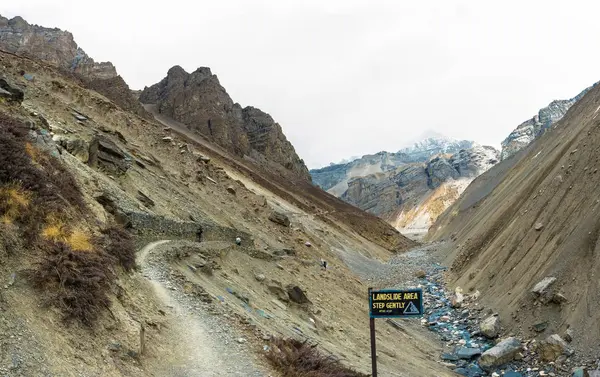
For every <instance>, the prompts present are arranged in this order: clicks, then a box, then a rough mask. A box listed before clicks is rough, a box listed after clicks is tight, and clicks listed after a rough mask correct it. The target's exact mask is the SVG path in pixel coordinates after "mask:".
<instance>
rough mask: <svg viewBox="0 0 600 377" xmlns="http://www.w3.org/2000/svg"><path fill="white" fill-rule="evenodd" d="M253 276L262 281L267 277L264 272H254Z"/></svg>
mask: <svg viewBox="0 0 600 377" xmlns="http://www.w3.org/2000/svg"><path fill="white" fill-rule="evenodd" d="M254 278H255V279H256V281H259V282H263V281H265V279H266V278H267V277H266V276H265V275H264V274H255V275H254Z"/></svg>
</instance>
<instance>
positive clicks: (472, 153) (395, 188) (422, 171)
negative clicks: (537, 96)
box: [341, 145, 499, 230]
mask: <svg viewBox="0 0 600 377" xmlns="http://www.w3.org/2000/svg"><path fill="white" fill-rule="evenodd" d="M498 158H499V152H498V151H496V150H495V149H494V148H492V147H487V146H479V145H475V146H474V147H473V148H470V149H467V150H460V151H459V152H457V153H455V154H453V155H437V156H434V157H432V158H430V159H429V161H427V162H424V163H420V162H417V163H408V164H405V165H403V166H399V167H397V168H395V169H393V170H388V171H386V172H383V173H377V174H371V175H367V176H364V177H358V178H354V179H352V180H350V181H349V182H348V189H347V190H346V191H345V192H344V193H343V194H342V195H341V198H342V199H343V200H345V201H347V202H349V203H351V204H353V205H355V206H357V207H359V208H361V209H363V210H366V211H368V212H370V213H373V214H375V215H377V216H379V217H382V218H383V219H385V220H387V221H388V222H390V223H391V224H392V225H394V226H396V227H397V228H403V229H412V230H426V229H427V228H428V227H429V226H430V225H431V223H432V222H433V221H435V219H436V218H437V216H439V215H440V214H441V213H442V212H443V211H444V210H445V209H446V208H447V207H448V206H450V205H451V204H452V203H453V202H454V201H455V200H456V199H457V198H458V197H459V195H460V194H461V193H462V191H463V190H464V189H465V188H466V187H467V185H468V184H469V183H470V182H471V181H472V180H473V179H474V178H475V177H477V176H478V175H479V174H481V173H483V172H484V171H486V170H487V169H489V168H490V167H491V166H493V165H494V164H495V163H496V162H497V161H498Z"/></svg>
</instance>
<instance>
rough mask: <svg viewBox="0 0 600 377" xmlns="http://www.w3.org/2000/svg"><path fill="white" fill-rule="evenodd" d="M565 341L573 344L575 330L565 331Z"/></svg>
mask: <svg viewBox="0 0 600 377" xmlns="http://www.w3.org/2000/svg"><path fill="white" fill-rule="evenodd" d="M563 339H564V340H566V341H567V342H569V343H571V342H572V341H573V330H572V329H567V331H565V336H563Z"/></svg>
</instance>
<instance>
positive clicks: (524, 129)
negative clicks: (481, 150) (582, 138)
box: [500, 84, 596, 160]
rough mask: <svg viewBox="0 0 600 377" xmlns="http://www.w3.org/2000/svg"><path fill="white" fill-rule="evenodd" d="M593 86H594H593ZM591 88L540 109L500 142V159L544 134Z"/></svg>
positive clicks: (505, 157)
mask: <svg viewBox="0 0 600 377" xmlns="http://www.w3.org/2000/svg"><path fill="white" fill-rule="evenodd" d="M595 85H596V84H594V85H593V86H595ZM593 86H590V87H588V88H585V89H584V90H583V91H582V92H581V93H579V94H578V95H576V96H575V97H573V98H571V99H567V100H556V101H552V102H550V104H549V105H548V106H546V107H544V108H543V109H540V111H538V113H537V114H536V115H534V117H533V118H531V119H528V120H526V121H525V122H523V123H521V124H520V125H519V126H518V127H517V128H516V129H515V130H514V131H513V132H511V133H510V135H508V137H507V138H506V139H504V141H503V142H502V153H501V155H500V159H502V160H505V159H507V158H508V157H510V156H512V155H513V154H515V153H517V152H518V151H520V150H521V149H523V148H525V147H526V146H527V145H529V144H530V143H531V142H532V141H533V140H534V139H536V138H538V137H539V136H540V135H542V134H543V133H544V132H546V130H548V128H550V126H552V125H553V124H554V123H556V122H558V121H559V120H561V119H562V117H564V116H565V114H566V113H567V111H568V110H569V108H571V106H573V105H574V104H575V103H576V102H577V101H579V100H580V99H581V98H582V97H583V96H584V95H585V94H586V93H587V92H588V91H589V90H590V89H591V88H592V87H593Z"/></svg>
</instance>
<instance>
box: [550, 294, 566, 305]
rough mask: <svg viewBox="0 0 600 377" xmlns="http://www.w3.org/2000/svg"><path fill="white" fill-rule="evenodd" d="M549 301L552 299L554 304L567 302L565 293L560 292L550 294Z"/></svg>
mask: <svg viewBox="0 0 600 377" xmlns="http://www.w3.org/2000/svg"><path fill="white" fill-rule="evenodd" d="M550 301H552V302H553V303H555V304H559V305H560V304H564V303H565V302H567V297H566V296H565V295H563V294H562V293H559V292H557V293H555V294H553V295H552V298H551V299H550Z"/></svg>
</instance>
